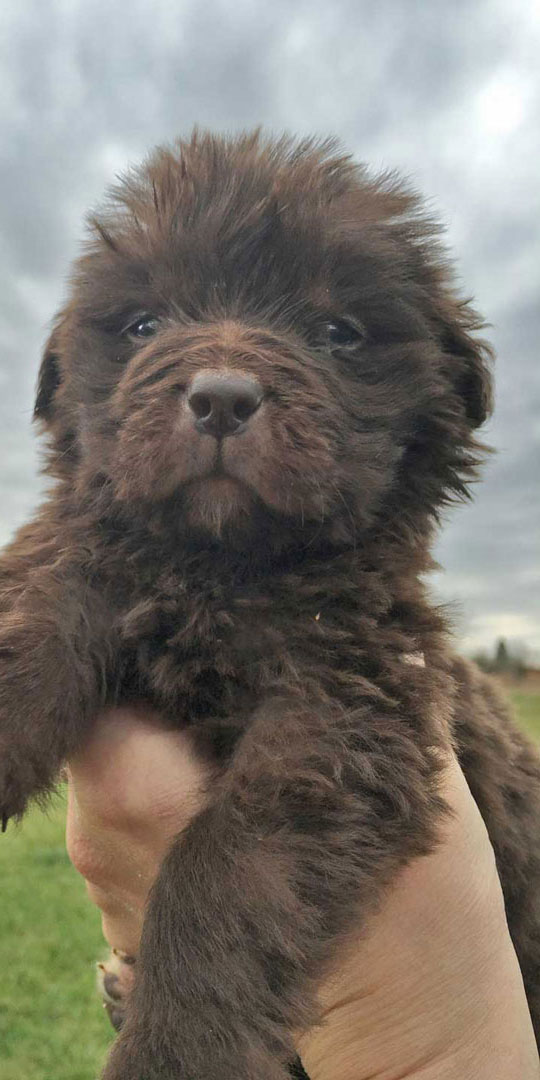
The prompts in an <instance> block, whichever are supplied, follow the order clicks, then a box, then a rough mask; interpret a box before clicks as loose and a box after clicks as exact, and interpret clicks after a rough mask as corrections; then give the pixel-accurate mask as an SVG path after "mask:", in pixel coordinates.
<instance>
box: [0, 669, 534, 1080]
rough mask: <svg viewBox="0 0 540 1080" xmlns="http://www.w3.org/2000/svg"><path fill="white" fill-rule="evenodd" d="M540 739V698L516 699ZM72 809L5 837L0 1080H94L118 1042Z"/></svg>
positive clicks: (520, 694) (1, 844)
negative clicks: (78, 866) (100, 979)
mask: <svg viewBox="0 0 540 1080" xmlns="http://www.w3.org/2000/svg"><path fill="white" fill-rule="evenodd" d="M511 697H512V700H513V703H514V706H515V708H516V711H517V713H518V716H519V718H520V720H521V721H522V723H523V725H524V726H525V727H526V728H527V729H528V730H529V731H530V732H531V733H532V734H533V735H536V736H537V737H538V738H539V739H540V693H526V692H524V691H520V690H516V691H513V692H512V694H511ZM64 816H65V806H64V804H63V802H61V801H60V800H58V802H57V804H56V805H55V807H54V808H53V809H51V810H50V811H49V813H48V814H47V815H44V814H42V813H39V812H38V811H37V810H34V811H32V812H31V813H30V814H29V815H28V817H27V818H26V819H25V821H24V825H23V826H22V827H20V828H17V827H14V826H13V825H10V826H9V828H8V831H7V833H6V834H5V836H1V837H0V902H1V921H0V1080H95V1077H96V1076H97V1075H98V1073H99V1064H100V1062H101V1061H102V1060H103V1057H104V1054H105V1051H106V1048H107V1045H108V1044H109V1042H110V1039H111V1029H110V1027H109V1022H108V1020H107V1019H106V1017H105V1014H104V1013H103V1011H102V1009H101V1007H100V1003H99V1000H98V997H97V994H96V992H95V961H96V959H97V958H98V957H99V956H100V955H101V954H102V953H103V948H104V946H103V940H102V937H101V927H100V918H99V914H98V912H97V910H96V909H95V908H94V907H93V905H92V904H91V903H90V902H89V901H88V899H87V897H86V891H85V887H84V884H83V882H82V880H81V879H80V877H79V876H78V875H77V874H76V873H75V871H74V870H73V869H72V867H71V866H70V863H69V860H68V858H67V855H66V854H65V851H64Z"/></svg>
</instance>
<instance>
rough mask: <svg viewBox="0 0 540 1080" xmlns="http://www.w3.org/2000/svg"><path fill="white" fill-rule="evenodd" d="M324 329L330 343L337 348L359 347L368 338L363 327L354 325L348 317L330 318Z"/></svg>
mask: <svg viewBox="0 0 540 1080" xmlns="http://www.w3.org/2000/svg"><path fill="white" fill-rule="evenodd" d="M324 331H325V336H326V340H327V342H328V344H329V345H330V346H331V347H333V348H335V349H347V348H352V347H353V346H356V347H358V346H359V345H363V344H364V341H365V340H366V334H365V331H364V330H363V329H362V327H360V326H354V325H353V324H352V323H350V322H347V321H346V319H331V320H329V321H328V322H327V323H325V324H324Z"/></svg>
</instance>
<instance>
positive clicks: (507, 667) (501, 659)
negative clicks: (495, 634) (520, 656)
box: [493, 638, 512, 675]
mask: <svg viewBox="0 0 540 1080" xmlns="http://www.w3.org/2000/svg"><path fill="white" fill-rule="evenodd" d="M511 670H512V658H511V656H510V653H509V652H508V647H507V645H506V641H505V640H504V638H499V641H498V642H497V644H496V646H495V656H494V659H493V671H497V672H498V673H500V674H501V675H502V674H504V673H505V672H509V671H511Z"/></svg>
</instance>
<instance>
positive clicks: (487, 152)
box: [0, 0, 540, 657]
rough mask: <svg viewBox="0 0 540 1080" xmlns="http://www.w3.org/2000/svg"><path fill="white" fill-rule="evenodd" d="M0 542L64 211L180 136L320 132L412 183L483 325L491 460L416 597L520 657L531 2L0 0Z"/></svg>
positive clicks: (527, 548) (19, 507)
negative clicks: (196, 129) (491, 367)
mask: <svg viewBox="0 0 540 1080" xmlns="http://www.w3.org/2000/svg"><path fill="white" fill-rule="evenodd" d="M0 50H1V60H0V136H1V137H0V161H1V169H0V268H1V274H2V286H1V289H0V322H1V335H2V351H1V354H0V462H1V471H0V499H1V502H0V542H4V541H5V540H6V539H8V537H9V536H10V535H11V534H12V532H13V530H14V529H15V528H16V526H18V525H19V524H20V523H21V522H23V521H24V520H25V519H26V518H27V517H28V516H29V514H30V513H31V511H32V508H33V507H34V506H35V505H36V503H37V502H38V500H39V493H40V481H39V479H38V475H37V467H38V458H37V453H36V439H35V435H33V433H32V431H31V425H30V418H31V409H32V394H33V387H34V381H35V376H36V370H37V365H38V361H39V354H40V348H41V344H42V342H43V340H44V337H45V335H46V332H47V326H48V324H49V322H50V320H51V318H52V316H53V314H54V312H55V310H56V308H57V307H58V306H59V304H60V302H61V299H62V295H63V280H64V276H65V272H66V269H67V267H68V264H69V261H70V260H71V258H72V257H73V255H74V254H75V253H76V251H77V245H78V243H79V241H80V238H81V232H82V231H81V220H82V216H83V214H84V212H85V210H86V209H87V208H88V206H89V205H91V204H92V203H94V204H95V203H96V201H98V200H99V198H100V195H101V193H102V190H103V188H104V186H105V185H106V183H107V182H108V181H110V180H111V179H113V178H114V174H115V173H117V172H120V171H122V169H123V168H124V167H125V166H126V165H127V164H128V163H134V162H137V161H139V160H140V159H141V157H142V156H143V155H144V154H145V153H146V152H147V150H148V149H149V148H151V147H152V146H153V145H155V144H156V143H159V142H163V141H167V140H170V139H172V138H174V137H175V136H176V135H178V134H187V133H188V132H189V131H190V129H191V127H192V126H193V124H195V123H197V124H199V125H200V126H203V127H209V128H213V129H216V130H220V131H224V130H227V131H234V130H237V129H239V128H245V127H252V126H254V125H257V124H264V125H266V126H267V127H269V128H270V129H272V130H273V131H276V132H278V131H281V130H283V129H287V130H289V131H291V132H293V133H299V134H308V133H309V134H311V133H316V134H329V133H331V134H336V135H338V136H340V137H341V139H342V140H343V141H344V142H345V144H346V145H347V146H348V147H349V148H350V149H351V150H352V151H353V152H354V153H355V155H356V156H357V157H358V158H360V159H362V160H364V161H366V162H368V163H370V164H372V165H375V166H383V165H384V166H391V167H394V168H398V169H400V170H401V171H402V172H404V173H406V174H408V175H409V176H411V177H412V178H413V180H414V181H415V183H416V185H417V186H418V187H419V188H420V189H421V190H422V191H423V192H424V193H425V194H426V195H427V196H429V197H430V199H431V200H432V206H433V207H434V208H436V210H437V212H438V213H439V215H440V216H441V218H442V219H443V220H444V221H446V223H447V225H448V240H449V243H450V244H451V246H452V248H453V251H454V253H455V255H456V257H457V259H458V263H459V268H460V274H461V278H462V281H463V283H464V288H465V289H466V291H467V292H470V293H471V294H474V296H475V297H476V300H477V304H478V306H479V307H480V309H481V310H482V312H483V313H484V315H485V317H486V319H487V320H488V321H489V322H490V323H491V324H492V330H491V331H490V335H491V339H492V341H493V342H494V343H495V346H496V348H497V352H498V362H497V387H498V392H497V411H496V416H495V419H494V421H493V422H492V423H491V424H490V426H489V429H488V431H487V438H488V439H489V441H490V442H491V443H492V445H494V446H495V447H496V449H497V451H498V453H497V455H496V456H495V457H494V458H493V459H492V461H491V463H490V466H489V468H488V470H487V472H486V476H485V480H484V482H483V483H482V484H481V485H479V486H478V488H477V493H476V498H475V503H474V505H472V506H468V507H465V508H463V509H458V510H456V511H454V512H453V514H452V516H451V518H450V520H449V523H448V524H447V526H446V528H445V530H444V533H443V535H442V537H441V541H440V543H439V545H438V549H437V555H438V557H439V559H440V561H441V562H442V563H443V565H444V566H445V568H446V572H445V574H444V575H438V576H437V578H436V579H435V580H434V586H435V587H436V589H437V592H438V595H441V594H442V595H443V596H444V598H445V599H446V600H455V601H457V606H456V608H455V611H454V615H455V624H456V628H457V631H458V633H459V637H460V642H461V644H462V645H463V646H464V647H465V648H466V649H469V650H471V649H474V648H476V647H478V646H484V645H485V646H489V645H490V644H491V643H492V642H493V640H494V639H495V638H496V637H497V636H499V635H504V636H506V637H507V638H508V639H510V640H515V641H520V642H523V643H525V644H527V645H528V646H529V647H531V648H533V649H534V650H536V655H537V657H540V612H539V596H540V523H539V499H538V490H539V486H540V480H539V477H540V460H539V459H540V365H539V363H538V351H539V348H538V343H539V339H540V299H539V298H540V288H539V286H540V167H539V166H540V64H539V60H538V57H539V56H540V7H539V5H538V4H537V3H535V2H534V0H505V2H501V0H452V2H451V3H449V2H448V0H442V2H441V0H406V2H404V0H378V2H377V0H272V2H271V3H269V2H268V0H174V2H172V0H144V2H143V0H114V3H110V0H91V2H85V0H34V2H32V0H23V3H21V2H20V0H2V4H1V7H0Z"/></svg>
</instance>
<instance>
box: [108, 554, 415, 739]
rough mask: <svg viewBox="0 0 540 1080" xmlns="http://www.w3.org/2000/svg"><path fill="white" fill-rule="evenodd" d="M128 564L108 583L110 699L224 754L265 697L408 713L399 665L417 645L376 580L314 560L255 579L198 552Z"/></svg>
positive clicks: (411, 677) (405, 616)
mask: <svg viewBox="0 0 540 1080" xmlns="http://www.w3.org/2000/svg"><path fill="white" fill-rule="evenodd" d="M119 562H121V560H120V561H119ZM137 563H138V560H136V559H135V560H133V563H132V564H130V563H129V562H127V563H125V564H124V565H123V566H120V569H119V572H118V573H117V574H116V575H115V577H114V579H113V580H114V588H113V593H114V594H115V602H114V603H113V604H112V605H111V607H112V608H113V610H114V609H116V618H115V623H114V630H115V634H114V637H115V643H116V644H115V657H114V676H113V678H112V680H111V688H110V689H111V693H110V697H111V698H112V699H114V700H117V701H118V700H134V699H143V700H148V701H150V702H152V703H154V704H155V705H157V706H158V707H159V708H160V709H161V710H165V711H166V713H167V714H168V715H169V716H170V717H171V719H172V720H173V721H174V722H175V723H178V724H180V725H184V724H194V725H197V726H199V727H200V728H201V729H202V727H203V726H206V729H207V730H210V729H212V731H214V732H215V733H217V734H216V740H217V744H219V743H220V742H223V746H224V747H226V746H228V745H230V744H231V743H234V741H235V738H236V735H237V734H239V733H240V732H241V731H242V730H243V729H244V728H245V726H246V724H247V723H248V721H249V717H250V716H251V715H252V713H253V711H254V710H255V709H256V708H257V706H258V705H259V704H261V703H262V702H263V701H265V700H267V699H268V698H269V697H271V696H272V695H275V696H278V695H282V694H283V693H286V694H289V695H296V696H298V697H300V698H303V699H304V700H306V699H307V700H313V701H314V702H316V701H323V702H325V703H327V702H329V701H331V702H334V703H339V704H341V705H343V706H345V707H356V706H358V705H359V704H360V703H367V702H368V701H371V702H373V701H375V700H379V702H380V701H381V700H384V699H388V700H390V699H392V700H395V698H396V693H397V695H398V697H399V699H400V700H401V702H402V703H403V704H405V703H406V704H407V707H408V708H409V709H410V707H411V700H410V695H411V691H413V692H414V686H415V681H416V680H418V679H420V680H422V678H423V673H417V672H414V673H413V672H410V671H409V672H408V680H405V681H408V688H405V687H404V686H402V685H401V686H400V681H401V682H403V681H404V680H402V679H401V674H402V672H403V667H402V657H403V655H404V654H406V653H407V652H410V651H413V650H414V649H415V648H417V647H418V638H417V636H415V633H414V629H413V625H412V624H413V622H414V618H413V615H412V609H411V610H408V611H407V612H405V608H404V607H403V606H401V608H400V610H399V614H398V613H397V611H396V610H394V605H393V600H392V597H391V596H390V593H389V591H388V589H387V588H385V587H384V586H383V584H382V582H381V580H380V578H379V577H378V576H377V575H376V574H369V573H366V572H364V573H360V572H357V574H356V575H354V576H351V573H350V566H348V567H345V566H344V567H343V571H344V572H343V575H337V577H336V575H335V570H336V566H335V564H334V567H333V570H334V576H333V577H332V576H331V575H330V574H329V573H328V571H326V572H325V569H324V567H323V566H322V565H320V564H317V563H316V562H314V563H313V565H312V566H309V567H308V566H303V567H302V568H301V569H300V570H299V569H297V568H296V569H286V570H285V571H280V572H266V573H265V572H263V571H259V572H254V571H250V570H249V569H246V568H242V569H241V570H239V569H238V566H232V567H231V566H228V565H227V563H226V562H225V561H224V562H223V563H221V562H219V561H218V562H215V561H213V560H212V558H211V556H209V555H205V554H203V555H200V556H196V557H191V558H186V559H185V560H181V559H179V560H178V561H174V562H173V561H169V562H168V563H167V564H166V565H164V560H163V558H162V559H161V561H160V560H159V559H158V558H156V559H155V562H154V566H155V569H154V571H153V572H152V571H151V570H150V569H149V567H150V566H151V565H152V561H151V560H149V559H148V558H146V559H145V572H144V573H142V572H141V569H140V567H138V565H137ZM110 590H111V583H110V582H109V583H108V585H106V586H105V591H106V592H110ZM408 623H409V624H410V625H409V626H408V625H407V624H408ZM416 629H417V627H416Z"/></svg>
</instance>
